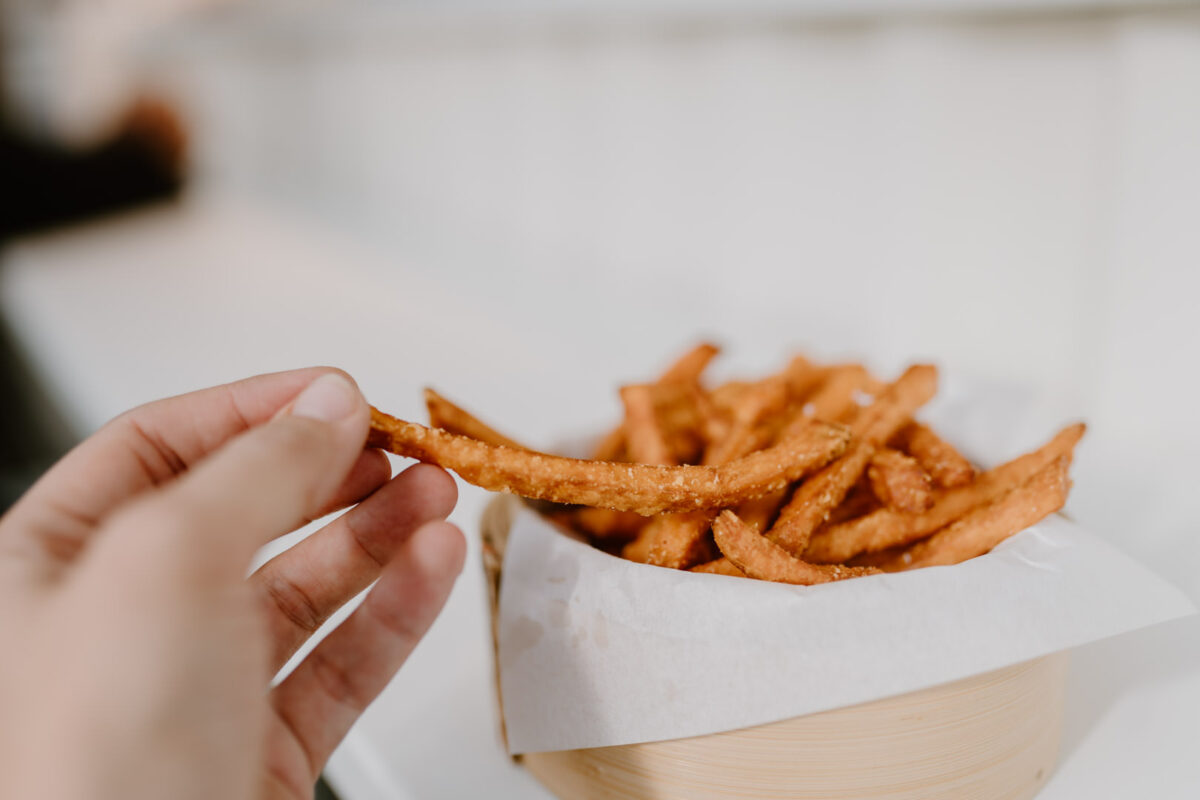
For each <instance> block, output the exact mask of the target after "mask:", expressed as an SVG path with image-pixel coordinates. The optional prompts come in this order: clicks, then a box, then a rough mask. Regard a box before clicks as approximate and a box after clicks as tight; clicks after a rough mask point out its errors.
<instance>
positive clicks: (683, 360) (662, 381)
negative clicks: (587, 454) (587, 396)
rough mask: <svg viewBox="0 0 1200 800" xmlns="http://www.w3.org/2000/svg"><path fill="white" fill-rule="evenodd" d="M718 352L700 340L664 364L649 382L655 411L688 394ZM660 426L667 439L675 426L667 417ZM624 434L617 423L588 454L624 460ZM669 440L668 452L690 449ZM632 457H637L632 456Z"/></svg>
mask: <svg viewBox="0 0 1200 800" xmlns="http://www.w3.org/2000/svg"><path fill="white" fill-rule="evenodd" d="M720 352H721V349H720V348H719V347H717V346H716V345H714V344H709V343H707V342H705V343H701V344H698V345H696V346H695V347H693V348H691V349H690V350H688V351H687V352H686V353H684V354H683V355H682V356H680V357H679V358H678V359H676V360H675V362H674V363H672V364H671V366H669V367H667V369H666V370H664V371H663V373H662V374H661V375H659V377H658V379H657V380H655V381H654V382H653V383H652V384H650V385H651V386H653V387H654V395H655V410H656V413H659V414H662V413H664V408H666V409H671V408H673V406H674V404H673V403H672V400H673V399H675V398H678V397H679V396H680V392H684V393H690V392H691V391H692V389H693V388H694V387H695V386H697V385H698V384H699V382H700V376H701V375H703V374H704V370H705V369H706V368H707V367H708V364H709V362H710V361H712V360H713V358H715V357H716V356H717V354H718V353H720ZM664 395H665V396H664ZM662 427H663V429H664V438H666V439H668V440H670V439H671V436H670V432H671V431H672V430H674V429H676V425H675V424H674V422H673V420H671V419H669V418H668V419H666V420H664V421H663V423H662ZM625 436H626V431H625V426H624V425H623V424H622V425H618V426H617V427H616V428H614V429H613V430H611V431H609V432H608V433H607V434H606V435H605V436H604V438H603V439H601V440H600V442H599V444H598V445H597V447H596V450H595V451H594V452H593V453H592V458H593V459H594V460H596V461H620V460H624V459H623V458H622V456H624V455H626V452H625V451H626V448H625ZM669 443H670V444H672V445H674V446H673V447H671V450H672V452H675V453H677V454H679V453H680V452H681V451H683V456H686V455H687V453H688V452H690V450H688V449H686V446H684V447H681V446H680V443H679V442H678V441H677V440H676V441H674V442H669ZM700 446H701V445H700V444H697V445H695V446H693V447H691V450H698V449H699V447H700ZM634 460H637V459H636V458H635V459H634ZM688 460H689V459H687V458H684V457H682V456H679V457H678V461H679V462H686V461H688Z"/></svg>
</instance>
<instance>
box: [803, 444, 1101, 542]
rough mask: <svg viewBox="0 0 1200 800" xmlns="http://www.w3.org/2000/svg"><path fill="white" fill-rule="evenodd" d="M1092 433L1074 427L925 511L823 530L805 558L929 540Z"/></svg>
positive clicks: (882, 513) (942, 494) (887, 513)
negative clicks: (938, 531) (924, 539)
mask: <svg viewBox="0 0 1200 800" xmlns="http://www.w3.org/2000/svg"><path fill="white" fill-rule="evenodd" d="M1086 429H1087V428H1086V426H1084V425H1083V423H1076V424H1074V425H1068V426H1067V427H1066V428H1063V429H1062V430H1061V431H1059V432H1058V434H1056V435H1055V436H1054V438H1053V439H1051V440H1050V441H1049V442H1047V443H1046V444H1044V445H1042V447H1040V448H1038V449H1037V450H1034V451H1033V452H1030V453H1026V454H1025V455H1023V456H1020V457H1018V458H1015V459H1013V460H1012V461H1009V462H1007V463H1005V464H1002V465H1000V466H998V467H995V468H993V469H990V470H988V471H986V472H984V473H981V474H980V475H979V476H978V477H977V478H976V479H975V480H974V481H972V482H971V483H969V484H967V485H965V486H958V487H955V488H953V489H942V490H939V491H938V492H937V493H936V496H935V499H934V502H933V505H931V506H930V507H929V508H928V509H926V510H925V511H920V512H911V511H894V510H892V509H888V508H882V509H880V510H878V511H874V512H872V513H870V514H867V515H866V516H864V517H860V518H858V519H855V520H851V521H849V522H843V523H840V524H838V525H831V526H828V527H826V528H822V529H821V530H819V531H817V532H816V533H815V534H814V535H813V537H812V540H811V541H810V542H809V545H808V549H807V550H805V552H804V557H805V559H807V560H809V561H813V562H815V563H818V564H829V563H833V564H837V563H842V562H845V561H847V560H849V559H851V558H854V557H855V556H857V555H858V554H859V553H871V552H876V551H879V550H886V549H887V548H889V547H895V546H897V545H904V544H908V543H910V542H914V541H916V540H918V539H921V538H923V537H925V536H928V535H929V534H931V533H933V532H934V531H936V530H937V529H939V528H943V527H945V526H946V525H949V524H950V523H951V522H953V521H954V520H956V519H958V518H959V517H961V516H963V515H964V514H966V513H967V512H968V511H970V510H971V509H973V508H975V507H977V506H980V505H984V504H987V503H990V502H993V501H995V500H996V499H998V498H999V497H1001V496H1003V495H1004V494H1005V493H1007V492H1008V491H1009V490H1010V489H1012V488H1013V487H1014V486H1017V485H1019V484H1022V483H1024V482H1025V481H1027V480H1029V478H1031V477H1032V476H1033V475H1034V474H1036V473H1037V472H1039V471H1040V470H1042V469H1043V468H1045V467H1046V466H1047V465H1048V464H1051V463H1053V462H1054V461H1055V460H1056V459H1058V458H1059V457H1061V456H1064V455H1065V456H1069V455H1070V454H1071V452H1072V451H1073V450H1074V448H1075V445H1076V444H1077V443H1078V442H1079V439H1080V438H1081V437H1082V436H1083V434H1084V431H1085V430H1086Z"/></svg>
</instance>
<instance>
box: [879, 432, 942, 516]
mask: <svg viewBox="0 0 1200 800" xmlns="http://www.w3.org/2000/svg"><path fill="white" fill-rule="evenodd" d="M867 477H868V478H869V479H870V481H871V489H872V490H873V491H874V492H875V496H876V497H878V498H879V500H880V501H881V502H882V503H883V504H884V505H885V506H887V507H888V508H891V509H894V510H896V511H924V510H925V509H927V508H929V506H930V505H931V504H932V503H933V486H932V484H933V481H932V480H931V479H930V477H929V474H928V473H927V472H925V470H923V469H921V465H920V464H918V463H917V460H916V459H915V458H913V457H912V456H908V455H905V454H904V453H901V452H900V451H899V450H893V449H891V448H890V447H885V448H882V449H880V450H876V451H875V454H874V455H873V456H871V463H870V464H868V465H867Z"/></svg>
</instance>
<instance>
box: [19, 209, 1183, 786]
mask: <svg viewBox="0 0 1200 800" xmlns="http://www.w3.org/2000/svg"><path fill="white" fill-rule="evenodd" d="M389 261H390V259H381V257H380V256H379V255H378V254H377V253H371V252H368V251H366V250H365V249H361V248H360V247H359V246H357V245H355V244H352V243H349V242H346V241H344V240H339V239H337V238H336V237H334V236H332V235H329V234H327V233H324V232H322V231H320V230H318V229H314V228H313V227H312V226H311V225H301V224H297V223H295V222H294V221H290V220H288V219H286V218H283V217H281V216H279V215H278V214H275V213H267V212H265V211H264V210H262V209H261V208H258V207H256V206H254V205H252V204H249V203H230V202H228V201H225V200H221V201H216V200H213V199H208V200H193V201H189V202H186V203H184V204H181V205H179V206H172V207H164V208H159V209H156V210H151V211H146V212H140V213H138V214H135V215H131V216H128V217H122V218H114V219H112V220H109V221H106V222H102V223H97V224H95V225H92V226H89V227H87V228H83V229H79V230H77V231H73V232H63V233H59V234H55V235H52V236H48V237H44V238H42V239H39V240H34V241H29V242H25V243H21V244H18V245H16V246H14V247H13V248H11V249H10V250H9V252H8V253H7V254H6V255H5V257H4V265H3V272H2V273H0V279H2V280H0V303H2V304H3V306H2V308H3V313H4V315H5V317H6V319H7V320H8V322H9V324H10V326H11V327H12V329H13V330H14V332H15V334H16V337H17V339H18V341H19V343H20V344H21V346H22V347H23V348H24V351H25V352H26V354H27V355H28V357H29V359H30V361H31V363H32V365H33V367H34V368H35V370H36V372H37V373H38V374H39V375H40V377H41V378H42V379H43V380H44V382H45V384H46V385H47V387H48V388H49V390H50V394H51V397H52V398H53V399H54V401H56V402H57V403H58V404H59V405H60V406H61V409H62V410H63V411H64V412H65V414H66V416H67V418H68V420H69V422H70V423H71V424H72V425H73V426H74V427H75V428H76V430H77V431H78V432H79V433H80V434H86V433H88V432H90V431H92V430H94V429H95V428H96V427H97V426H99V425H100V424H102V422H103V421H104V420H105V419H107V418H109V417H111V416H113V415H114V414H116V413H118V412H120V411H122V410H124V409H126V408H128V407H130V406H132V405H135V404H137V403H140V402H144V401H146V400H149V399H153V398H155V397H160V396H163V395H166V394H170V393H175V392H181V391H186V390H189V389H194V388H198V387H201V386H206V385H210V384H213V383H217V382H221V381H225V380H230V379H235V378H238V377H243V376H245V375H248V374H253V373H257V372H263V371H269V370H276V369H284V368H290V367H296V366H301V365H307V364H313V363H330V364H336V365H338V366H341V367H344V368H346V369H347V370H349V371H350V372H351V373H352V374H353V375H354V376H355V377H356V378H357V379H358V381H359V382H360V384H361V385H362V387H363V389H364V391H365V392H366V394H367V396H368V397H369V398H370V399H371V400H372V401H373V402H376V403H377V404H379V405H381V406H383V407H386V408H388V409H391V410H394V411H396V412H397V413H400V414H413V415H420V414H421V408H420V393H419V390H420V387H422V386H424V385H427V384H430V385H436V386H438V387H439V388H440V389H443V390H445V391H446V393H447V394H448V395H449V396H451V397H455V398H461V399H462V400H463V402H464V403H466V404H467V405H469V406H471V407H475V408H479V409H483V410H485V411H488V412H490V414H489V416H490V417H492V418H493V419H494V420H495V421H496V423H497V424H499V425H502V426H503V427H506V428H507V429H509V430H511V431H512V432H513V433H514V435H517V436H520V437H522V438H525V439H526V440H528V441H530V442H531V443H533V444H535V445H540V444H546V443H547V442H548V441H549V440H550V439H551V438H552V436H553V434H555V433H557V432H562V431H568V430H572V429H579V428H580V427H581V426H591V425H596V424H602V423H603V422H604V420H605V419H606V418H609V417H611V416H612V415H613V414H615V413H616V405H615V402H614V401H613V399H612V391H611V388H612V386H613V384H614V383H615V382H616V381H619V380H622V379H625V378H629V377H636V376H637V375H639V374H648V373H649V372H650V371H651V370H652V369H653V367H654V365H656V364H657V363H660V362H661V361H662V360H663V359H664V358H665V357H666V356H667V355H669V354H670V353H671V352H672V351H673V350H675V349H676V348H678V347H679V346H680V345H681V344H683V343H686V342H690V341H692V340H693V339H695V338H697V336H698V335H700V333H703V332H714V333H718V334H720V333H723V332H726V331H728V332H730V333H731V336H730V337H726V340H727V341H728V340H729V339H730V338H732V339H733V340H735V341H736V340H737V334H736V329H732V330H730V329H729V325H732V324H733V323H729V324H727V326H726V328H725V329H723V328H722V327H721V326H720V325H715V326H714V325H709V326H708V327H706V328H705V330H704V331H697V330H692V329H683V328H682V327H680V326H679V325H678V320H677V319H676V318H675V317H672V316H671V314H669V313H664V314H663V315H662V317H661V319H658V320H650V321H646V320H645V319H643V320H640V321H639V324H636V325H631V326H627V327H628V328H629V331H628V332H627V333H621V331H620V328H619V327H613V328H612V329H607V330H604V331H602V332H600V331H597V330H595V329H589V328H587V327H577V328H572V327H569V326H567V325H564V324H561V323H562V322H563V320H564V319H566V320H569V316H570V315H569V314H564V313H562V312H561V307H562V306H564V305H566V304H567V303H581V305H583V306H585V308H586V309H588V310H592V309H594V308H599V307H602V305H603V304H604V303H610V302H611V303H614V304H615V303H617V302H619V300H618V298H615V297H612V298H608V297H606V298H601V297H588V298H584V299H582V300H581V299H580V298H578V297H571V296H570V294H569V289H570V287H569V286H566V287H563V286H560V288H559V289H557V290H552V291H554V292H556V294H554V295H552V296H551V295H547V296H543V297H542V300H544V301H545V302H547V303H548V304H557V305H558V306H559V309H560V312H559V313H557V314H549V315H548V316H547V317H546V318H545V319H530V318H529V316H528V315H527V314H525V313H524V312H523V311H516V310H514V309H525V308H528V307H529V302H528V294H529V293H530V292H534V293H536V292H538V291H543V292H544V291H546V290H544V289H541V290H539V289H538V288H537V287H531V286H524V285H517V286H514V287H512V290H511V294H510V295H500V296H493V297H492V298H490V299H489V300H488V301H486V302H484V301H481V300H480V299H479V297H478V294H477V293H467V292H461V291H458V288H457V287H456V286H455V285H454V282H453V281H452V280H449V279H445V280H440V279H439V278H438V277H437V275H436V273H434V274H430V273H429V272H427V271H426V272H421V271H418V270H412V269H406V268H404V267H403V266H399V267H398V266H396V265H395V264H392V263H388V262H389ZM467 297H474V298H475V299H473V300H469V299H465V298H467ZM518 300H520V302H518ZM613 307H614V308H615V307H616V306H615V305H614V306H613ZM552 323H554V324H558V325H559V326H558V327H554V328H550V327H548V326H549V325H551V324H552ZM638 341H642V342H648V343H651V344H645V345H643V346H641V347H638V346H637V345H636V343H637V342H638ZM748 350H749V348H747V349H746V350H740V351H738V352H740V353H742V354H743V356H742V359H741V360H742V362H743V364H744V365H745V367H746V368H747V369H756V368H758V367H759V366H761V361H762V360H764V359H766V358H767V357H774V356H775V355H776V353H765V354H764V353H762V352H759V351H753V350H750V352H754V353H755V355H754V357H753V358H751V357H749V356H747V355H746V353H747V351H748ZM754 359H758V360H754ZM752 361H753V363H751V362H752ZM1181 424H1182V421H1181ZM1106 441H1108V440H1107V439H1105V438H1104V434H1103V432H1100V433H1099V434H1098V435H1097V443H1096V444H1095V445H1094V446H1093V447H1092V449H1091V450H1086V451H1085V454H1088V455H1090V462H1091V465H1090V466H1084V464H1085V462H1087V461H1088V460H1089V459H1088V458H1081V459H1080V463H1081V468H1080V469H1079V470H1078V472H1077V475H1076V481H1077V485H1078V488H1077V491H1076V495H1075V497H1074V498H1073V501H1072V505H1071V506H1070V508H1071V510H1072V513H1073V514H1075V516H1076V517H1077V518H1079V519H1081V520H1082V521H1083V522H1085V523H1088V524H1091V525H1092V526H1093V527H1095V528H1096V529H1097V530H1098V531H1099V532H1101V533H1102V534H1105V535H1106V536H1109V537H1110V538H1113V539H1114V540H1119V541H1118V543H1119V544H1121V545H1122V546H1123V547H1126V549H1127V550H1129V552H1131V553H1133V554H1135V555H1137V556H1138V557H1139V558H1141V559H1143V560H1144V561H1146V562H1147V563H1148V564H1149V565H1150V566H1152V567H1153V568H1155V569H1156V570H1158V571H1159V572H1160V573H1162V574H1164V575H1165V576H1167V577H1168V578H1170V579H1172V580H1173V581H1175V582H1176V583H1177V584H1178V585H1180V586H1181V588H1183V589H1184V590H1185V591H1186V592H1188V593H1189V594H1190V596H1191V597H1192V599H1193V600H1200V535H1198V534H1197V531H1196V528H1197V519H1198V517H1197V515H1196V510H1197V506H1196V501H1195V500H1193V499H1191V498H1189V497H1184V493H1185V490H1184V489H1183V488H1181V487H1182V485H1183V484H1184V483H1187V476H1188V473H1187V472H1185V471H1179V470H1186V469H1188V466H1187V464H1188V463H1190V460H1185V459H1183V458H1180V459H1179V460H1177V461H1173V462H1170V463H1171V465H1172V474H1173V475H1175V479H1174V481H1172V482H1168V483H1167V484H1164V483H1163V482H1162V481H1161V480H1153V479H1152V477H1153V476H1154V475H1155V474H1157V473H1156V472H1155V470H1158V472H1162V471H1163V470H1165V469H1166V465H1164V464H1163V463H1162V462H1161V461H1159V462H1156V465H1155V466H1153V467H1151V468H1149V469H1147V468H1146V467H1147V465H1146V464H1143V463H1141V461H1143V460H1145V461H1147V462H1148V461H1150V459H1152V458H1159V457H1163V458H1165V457H1168V456H1170V457H1173V456H1171V452H1170V451H1169V449H1168V451H1163V450H1162V448H1159V450H1158V451H1153V452H1150V451H1147V452H1142V453H1138V454H1132V455H1128V457H1122V456H1124V455H1127V454H1124V453H1122V452H1121V451H1120V449H1119V447H1118V445H1117V443H1118V442H1120V441H1121V440H1120V437H1113V440H1112V443H1110V444H1105V442H1106ZM1163 452H1166V453H1167V456H1162V453H1163ZM1194 477H1195V475H1194V474H1193V475H1192V478H1194ZM460 485H461V484H460ZM486 498H487V496H486V494H485V493H483V492H481V491H479V490H476V489H474V488H473V487H466V486H463V487H462V491H461V500H460V504H459V508H458V509H457V510H456V512H455V514H454V516H453V517H452V519H453V520H455V521H456V522H457V523H458V524H459V525H460V526H462V527H463V528H464V530H466V531H467V532H468V534H471V533H472V532H474V531H475V530H476V523H477V518H478V515H479V513H480V511H481V509H482V505H483V503H484V502H485V501H486ZM1139 509H1141V511H1139ZM1146 509H1154V510H1153V511H1152V512H1151V511H1147V510H1146ZM1139 519H1140V520H1143V521H1144V523H1145V526H1144V529H1142V530H1138V531H1132V532H1131V531H1128V530H1124V529H1122V530H1115V529H1114V528H1113V527H1110V526H1116V525H1120V526H1125V525H1127V523H1129V521H1130V520H1139ZM468 539H469V540H472V539H473V537H472V536H470V535H468ZM487 624H488V623H487V617H486V600H485V595H484V584H483V579H482V575H481V567H480V562H479V554H478V547H477V545H476V543H475V542H474V541H472V544H471V549H470V553H469V556H468V563H467V566H466V569H465V571H464V574H463V577H462V578H461V579H460V581H459V584H458V586H457V587H456V589H455V592H454V594H453V596H452V597H451V599H450V602H449V604H448V605H447V608H446V610H445V612H444V613H443V615H442V616H441V618H440V619H439V621H438V622H437V624H436V625H435V626H434V628H433V630H432V631H431V632H430V634H429V636H428V638H427V639H426V640H425V641H424V642H423V643H422V644H421V645H420V647H419V648H418V649H417V651H416V652H415V653H414V655H413V657H412V659H411V660H410V662H409V663H408V664H407V665H406V666H405V668H404V670H403V671H402V672H401V674H400V675H399V676H398V677H397V678H396V680H395V681H393V683H392V684H391V685H390V686H389V688H388V689H387V691H386V692H385V693H384V694H383V696H382V697H381V698H380V699H379V701H378V702H377V703H376V704H375V705H374V706H373V707H372V708H371V709H370V710H369V711H368V713H367V714H366V715H365V716H364V718H363V719H362V720H361V722H360V723H359V725H358V726H356V727H355V729H354V730H353V731H352V733H351V735H350V737H349V738H348V739H347V741H346V743H345V744H344V745H343V747H342V748H340V749H339V750H338V752H337V754H336V755H335V757H334V759H333V761H332V762H331V764H330V767H329V774H330V776H331V778H332V780H333V782H334V784H335V785H336V787H337V788H338V790H339V791H340V792H341V793H342V794H343V796H344V797H345V798H346V800H383V799H384V798H388V799H389V800H391V799H394V798H421V799H422V800H424V799H425V798H459V797H482V796H487V797H493V798H513V799H514V800H515V799H516V798H545V797H548V795H547V794H546V793H545V792H544V790H542V789H540V787H538V786H537V785H536V784H535V783H534V782H533V781H532V780H531V779H530V778H529V777H528V776H527V775H525V774H524V773H523V772H522V771H521V770H520V769H519V768H517V767H515V766H513V765H512V764H511V762H510V761H509V760H508V759H507V758H506V757H505V755H504V753H503V751H502V749H501V747H500V744H499V741H498V737H497V733H496V731H497V720H496V711H495V702H494V689H493V679H492V673H491V656H490V652H489V650H490V642H489V636H488V631H487ZM1197 709H1200V618H1196V617H1193V618H1190V619H1186V620H1182V621H1179V622H1175V623H1170V624H1167V625H1162V626H1159V627H1156V628H1152V629H1149V630H1145V631H1141V632H1138V633H1135V634H1131V635H1128V636H1123V637H1119V638H1117V639H1113V640H1109V641H1104V642H1099V643H1096V644H1093V645H1089V646H1087V647H1083V648H1079V649H1078V650H1077V651H1076V652H1075V654H1074V657H1073V667H1072V677H1071V683H1070V695H1069V705H1068V718H1067V728H1066V735H1065V741H1064V752H1063V758H1062V762H1061V765H1060V767H1059V769H1058V772H1057V773H1056V775H1055V776H1054V778H1053V779H1052V780H1051V782H1050V784H1049V785H1048V786H1047V788H1046V789H1045V791H1044V792H1043V793H1042V795H1041V796H1040V797H1041V798H1043V800H1067V799H1068V798H1109V797H1111V798H1125V797H1132V796H1137V795H1145V796H1148V797H1154V798H1156V800H1173V799H1175V798H1177V799H1178V800H1184V798H1189V800H1190V798H1193V797H1195V796H1196V793H1197V790H1198V789H1200V760H1198V759H1196V758H1195V753H1196V752H1197V748H1198V747H1200V714H1198V713H1197Z"/></svg>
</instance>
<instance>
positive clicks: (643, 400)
mask: <svg viewBox="0 0 1200 800" xmlns="http://www.w3.org/2000/svg"><path fill="white" fill-rule="evenodd" d="M621 402H622V403H623V404H624V406H625V422H624V423H623V427H624V429H625V449H626V451H627V452H628V453H629V458H630V460H631V461H636V462H637V463H639V464H675V463H677V462H676V461H675V458H674V457H673V456H672V455H671V451H670V450H669V449H668V448H667V441H666V439H665V438H663V432H662V428H661V427H659V424H658V417H657V415H656V414H655V413H654V391H653V388H652V387H651V386H649V385H647V384H633V385H631V386H622V387H621Z"/></svg>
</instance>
